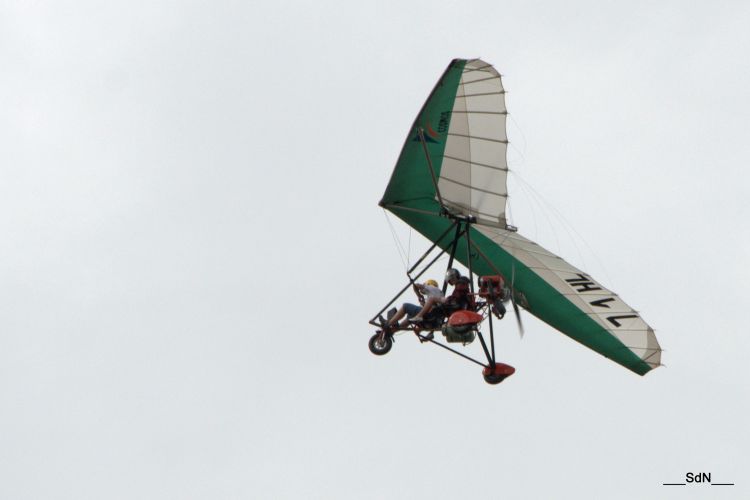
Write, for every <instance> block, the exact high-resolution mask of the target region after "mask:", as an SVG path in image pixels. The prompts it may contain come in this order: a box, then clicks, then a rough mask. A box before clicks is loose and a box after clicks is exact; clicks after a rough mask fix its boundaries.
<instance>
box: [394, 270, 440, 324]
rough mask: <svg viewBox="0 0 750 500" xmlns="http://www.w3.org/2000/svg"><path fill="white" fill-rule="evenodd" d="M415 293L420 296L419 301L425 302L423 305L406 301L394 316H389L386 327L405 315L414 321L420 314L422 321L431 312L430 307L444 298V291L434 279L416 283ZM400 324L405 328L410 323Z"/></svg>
mask: <svg viewBox="0 0 750 500" xmlns="http://www.w3.org/2000/svg"><path fill="white" fill-rule="evenodd" d="M414 293H416V294H417V297H419V303H420V304H423V306H422V307H420V306H418V305H416V304H410V303H404V304H403V305H402V306H401V307H400V308H399V309H398V311H396V313H395V314H394V315H393V316H391V317H390V318H388V321H387V322H386V328H390V327H392V326H393V325H394V324H396V322H398V321H399V320H400V319H401V318H403V317H404V316H406V317H407V318H411V319H410V320H409V321H412V322H414V318H415V317H416V316H419V317H420V319H419V321H422V319H423V317H424V314H426V313H427V312H429V309H431V308H432V306H433V304H435V303H436V302H438V301H440V300H441V299H444V297H443V291H442V290H440V288H438V284H437V281H435V280H432V279H430V280H427V281H425V282H424V284H420V283H414ZM428 305H429V308H428ZM399 326H400V327H402V328H403V327H406V326H408V323H406V322H404V323H403V324H401V325H399Z"/></svg>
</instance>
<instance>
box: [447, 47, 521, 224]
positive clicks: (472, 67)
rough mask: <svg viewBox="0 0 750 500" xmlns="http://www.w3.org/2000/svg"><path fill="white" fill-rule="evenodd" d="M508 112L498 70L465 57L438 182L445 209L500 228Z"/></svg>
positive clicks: (506, 167) (502, 208) (503, 208)
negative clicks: (466, 59)
mask: <svg viewBox="0 0 750 500" xmlns="http://www.w3.org/2000/svg"><path fill="white" fill-rule="evenodd" d="M507 114H508V113H507V110H506V108H505V90H504V89H503V84H502V80H501V78H500V74H499V73H498V72H497V71H496V70H495V68H493V67H492V66H491V65H489V64H487V63H486V62H484V61H482V60H480V59H474V60H472V61H468V62H467V63H466V65H465V67H464V70H463V73H462V75H461V80H460V83H459V85H458V92H457V94H456V100H455V102H454V105H453V110H452V113H451V121H450V126H449V127H448V138H447V141H446V145H445V153H444V156H443V163H442V167H441V170H440V179H439V180H438V189H439V190H440V194H441V196H442V198H443V202H444V203H445V205H447V206H448V207H449V208H451V209H452V210H455V211H456V212H458V213H461V214H463V215H472V216H475V217H476V218H477V219H478V221H479V222H481V223H484V224H490V225H493V226H499V227H503V228H504V227H505V226H506V220H505V207H506V202H507V198H508V189H507V173H508V164H507V160H506V155H507V145H508V138H507V134H506V130H505V125H506V124H505V122H506V117H507Z"/></svg>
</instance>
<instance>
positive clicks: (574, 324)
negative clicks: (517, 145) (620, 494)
mask: <svg viewBox="0 0 750 500" xmlns="http://www.w3.org/2000/svg"><path fill="white" fill-rule="evenodd" d="M506 117H507V110H506V108H505V91H504V89H503V85H502V79H501V76H500V74H499V73H498V72H497V71H496V70H495V69H494V68H493V67H492V66H491V65H490V64H487V63H486V62H484V61H482V60H479V59H473V60H463V59H455V60H453V61H452V62H451V64H450V65H449V66H448V68H447V69H446V71H445V73H443V75H442V77H441V78H440V80H439V81H438V83H437V85H436V86H435V88H434V89H433V91H432V93H431V94H430V96H429V98H428V99H427V102H426V103H425V104H424V106H423V107H422V110H421V111H420V113H419V115H418V116H417V118H416V120H415V121H414V124H413V126H412V128H411V130H410V131H409V134H408V136H407V138H406V143H405V144H404V147H403V149H402V151H401V154H400V156H399V159H398V162H397V163H396V167H395V168H394V170H393V174H392V175H391V179H390V182H389V183H388V187H387V188H386V191H385V194H384V195H383V199H382V200H381V202H380V204H381V206H383V207H385V208H386V209H388V210H390V211H391V212H393V213H394V214H395V215H397V216H398V217H399V218H401V219H402V220H404V221H405V222H406V223H407V224H409V225H410V226H412V227H413V228H415V229H416V230H417V231H419V232H420V233H422V234H423V235H424V236H425V237H427V238H429V239H431V240H432V241H436V240H437V239H438V238H440V236H441V235H442V234H443V233H444V231H445V230H446V229H447V228H448V227H449V226H450V225H451V223H452V221H451V220H450V219H449V218H446V217H445V216H443V215H442V211H443V209H444V208H445V209H448V210H449V211H450V212H452V213H455V214H457V215H464V216H473V217H475V218H476V221H477V222H476V223H475V224H473V225H472V227H471V240H472V243H473V245H474V247H472V248H473V250H472V268H473V270H474V271H475V272H477V273H479V274H494V272H495V270H498V271H500V272H501V273H503V274H504V275H505V276H506V277H507V278H508V279H512V281H513V288H514V290H515V293H516V296H517V298H518V302H519V303H520V304H521V305H522V306H523V307H524V308H525V309H526V310H528V311H529V312H530V313H531V314H533V315H535V316H536V317H538V318H539V319H541V320H542V321H544V322H546V323H547V324H549V325H551V326H553V327H554V328H556V329H557V330H559V331H561V332H562V333H564V334H566V335H568V336H569V337H571V338H573V339H574V340H577V341H578V342H580V343H582V344H584V345H586V346H588V347H590V348H591V349H593V350H595V351H596V352H598V353H600V354H602V355H604V356H606V357H608V358H610V359H612V360H614V361H615V362H617V363H619V364H621V365H623V366H625V367H626V368H628V369H630V370H632V371H634V372H636V373H638V374H641V375H643V374H645V373H647V372H648V371H649V370H651V369H653V368H655V367H657V366H659V365H660V362H661V348H660V347H659V343H658V342H657V340H656V336H655V335H654V332H653V330H652V329H651V327H649V326H648V325H647V324H646V322H645V321H643V319H642V318H641V317H640V314H639V313H638V312H637V311H635V310H633V309H632V308H631V307H630V306H628V305H627V304H626V303H625V302H623V301H622V299H621V298H620V297H619V296H618V295H616V294H615V293H613V292H611V291H610V290H607V289H606V288H605V287H603V286H602V285H601V284H600V283H598V282H596V281H595V280H594V279H593V278H591V277H590V276H589V275H588V274H587V273H585V272H583V271H581V270H579V269H577V268H575V267H574V266H572V265H570V264H569V263H567V262H566V261H564V260H563V259H562V258H560V257H558V256H556V255H554V254H553V253H551V252H549V251H548V250H545V249H544V248H542V247H541V246H539V245H537V244H536V243H534V242H532V241H530V240H528V239H527V238H524V237H523V236H521V235H520V234H518V233H516V232H515V228H510V227H508V226H507V223H506V218H505V209H506V204H507V196H508V193H507V182H506V177H507V172H508V167H507V161H506V156H507V155H506V151H507V144H508V139H507V134H506V124H505V121H506ZM420 130H422V131H423V137H424V138H425V143H426V147H427V151H428V154H429V157H430V160H431V163H432V168H433V169H434V172H435V175H436V177H437V185H438V190H439V192H440V199H442V202H443V205H442V206H441V204H440V202H439V201H438V191H436V189H435V182H433V180H432V177H431V171H430V165H429V164H428V160H427V156H426V155H425V152H424V149H423V145H422V141H421V139H420V133H419V131H420ZM449 243H450V241H449V240H444V241H440V242H439V245H440V246H441V247H442V248H446V247H447V246H448V244H449ZM466 247H467V246H466V245H465V244H463V245H458V250H457V253H456V259H458V260H459V262H462V263H463V264H464V265H467V264H468V258H467V257H468V255H467V250H466Z"/></svg>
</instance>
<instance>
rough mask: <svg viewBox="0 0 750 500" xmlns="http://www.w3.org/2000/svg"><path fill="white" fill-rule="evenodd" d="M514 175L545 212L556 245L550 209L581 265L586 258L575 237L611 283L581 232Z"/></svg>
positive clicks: (517, 175) (524, 181) (525, 182)
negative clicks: (549, 214)
mask: <svg viewBox="0 0 750 500" xmlns="http://www.w3.org/2000/svg"><path fill="white" fill-rule="evenodd" d="M514 175H515V176H516V178H517V179H518V180H519V181H520V182H521V184H520V185H525V186H526V188H527V189H526V190H527V191H528V192H530V193H531V194H532V195H533V196H534V197H535V198H536V202H537V203H538V204H539V206H540V208H542V212H543V213H544V214H545V216H546V217H547V219H548V222H549V223H550V225H551V226H552V229H553V233H554V234H555V239H557V241H558V243H557V244H558V247H559V245H560V243H559V239H558V238H557V233H556V232H555V231H554V225H552V222H551V220H550V218H549V216H548V215H547V212H548V211H551V212H552V214H553V215H554V216H555V217H556V218H557V219H558V220H559V222H561V223H562V224H561V226H562V228H563V229H564V230H565V232H566V233H567V234H568V239H569V240H570V242H571V243H573V247H574V248H575V250H576V253H577V254H578V257H579V258H580V259H581V267H584V268H586V267H588V266H587V265H586V259H585V258H584V256H583V252H581V248H580V247H579V245H578V244H577V243H576V239H578V240H579V242H581V243H583V245H584V246H585V247H586V249H587V250H588V252H589V253H590V254H591V255H592V256H593V257H594V260H596V262H597V264H598V265H599V267H600V268H601V270H602V271H603V273H604V275H605V277H606V279H607V281H608V282H609V283H612V278H611V277H610V275H609V273H608V272H607V269H606V267H605V266H604V263H603V262H602V260H601V259H600V258H599V256H598V255H597V254H596V252H594V250H593V248H591V245H589V243H588V242H587V241H586V239H585V238H584V237H583V236H581V234H580V233H579V232H578V231H576V229H575V227H574V226H573V224H571V223H570V221H568V219H566V218H565V216H564V215H563V214H562V212H560V211H559V210H558V209H557V208H556V207H555V206H554V205H553V204H552V203H550V202H549V201H548V200H547V199H546V198H545V197H544V196H542V195H541V194H540V193H539V192H538V191H537V190H536V189H534V187H533V186H532V185H531V184H530V183H529V182H528V181H526V180H525V179H523V177H522V176H521V175H520V174H518V173H517V172H514ZM545 208H546V210H545ZM571 233H572V234H571ZM574 236H575V237H574Z"/></svg>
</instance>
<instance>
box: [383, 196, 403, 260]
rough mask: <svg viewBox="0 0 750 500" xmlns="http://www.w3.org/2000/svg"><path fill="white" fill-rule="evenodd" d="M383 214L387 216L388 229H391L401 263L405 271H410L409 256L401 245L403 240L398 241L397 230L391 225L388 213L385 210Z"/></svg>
mask: <svg viewBox="0 0 750 500" xmlns="http://www.w3.org/2000/svg"><path fill="white" fill-rule="evenodd" d="M383 214H384V215H385V220H386V221H387V222H388V227H390V228H391V236H393V241H395V242H396V250H397V251H398V257H399V259H401V263H402V264H403V265H404V271H408V270H409V264H408V256H407V255H406V251H404V247H403V245H402V244H401V240H399V239H398V235H397V234H396V228H394V227H393V224H392V223H391V219H390V217H388V212H387V211H386V210H385V209H383Z"/></svg>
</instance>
